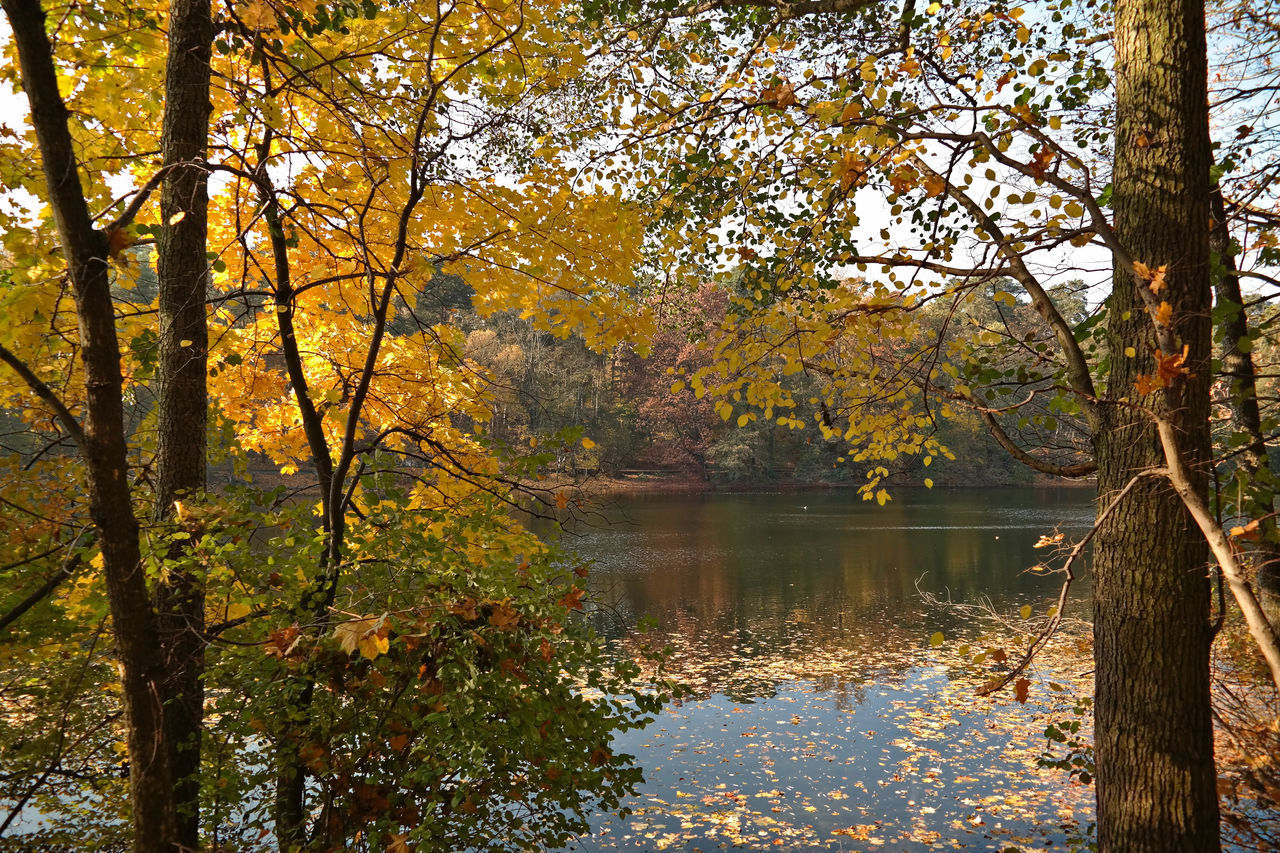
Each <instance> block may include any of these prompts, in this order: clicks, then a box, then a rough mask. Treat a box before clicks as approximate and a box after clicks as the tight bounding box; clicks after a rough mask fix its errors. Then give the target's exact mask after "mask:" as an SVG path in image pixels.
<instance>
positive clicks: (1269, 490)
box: [1209, 186, 1280, 625]
mask: <svg viewBox="0 0 1280 853" xmlns="http://www.w3.org/2000/svg"><path fill="white" fill-rule="evenodd" d="M1211 210H1212V213H1213V229H1212V230H1211V231H1210V232H1209V248H1210V251H1211V252H1212V253H1213V259H1214V261H1215V262H1216V263H1215V265H1214V272H1215V275H1214V280H1213V292H1214V299H1215V301H1216V303H1217V305H1218V309H1219V311H1220V312H1225V313H1223V315H1222V319H1221V320H1220V321H1219V325H1218V330H1219V335H1220V338H1221V341H1222V375H1223V376H1224V377H1226V378H1227V380H1228V381H1229V382H1230V385H1229V387H1228V389H1227V404H1228V405H1229V406H1230V407H1231V420H1232V423H1233V425H1234V426H1235V428H1236V429H1237V430H1239V431H1240V432H1242V433H1244V434H1245V435H1246V436H1248V444H1246V445H1245V446H1244V447H1243V448H1241V453H1240V467H1241V469H1242V470H1243V472H1244V474H1245V476H1246V478H1247V479H1248V481H1249V486H1250V487H1251V488H1249V491H1248V492H1247V493H1246V494H1245V495H1243V497H1242V499H1241V500H1239V501H1238V505H1239V510H1240V512H1242V513H1244V514H1245V515H1247V516H1248V517H1250V518H1253V519H1258V521H1259V528H1260V529H1259V537H1258V541H1257V543H1256V546H1255V547H1254V548H1253V549H1252V554H1251V556H1252V558H1253V560H1254V562H1255V564H1256V569H1257V574H1256V578H1257V581H1258V595H1259V598H1260V600H1261V602H1262V607H1263V610H1264V611H1265V612H1266V614H1267V616H1268V618H1269V620H1270V621H1271V623H1272V624H1273V625H1274V624H1276V622H1277V621H1278V620H1280V532H1277V529H1276V519H1275V518H1274V517H1273V516H1272V514H1271V513H1272V512H1273V511H1274V503H1275V488H1274V487H1273V486H1271V485H1269V484H1270V483H1273V482H1275V474H1274V472H1273V471H1272V470H1271V463H1270V460H1269V459H1268V456H1267V441H1266V437H1265V436H1264V435H1263V433H1262V414H1261V411H1260V410H1259V408H1258V382H1257V372H1256V371H1255V370H1254V365H1253V353H1252V351H1251V350H1250V349H1249V348H1247V347H1243V346H1241V342H1242V341H1246V340H1248V337H1249V317H1248V315H1246V314H1245V311H1244V297H1243V296H1242V295H1241V293H1240V276H1239V275H1237V274H1236V273H1237V270H1236V261H1235V256H1234V255H1233V254H1232V252H1231V248H1232V247H1231V234H1230V232H1229V231H1228V230H1227V229H1228V226H1227V213H1226V209H1225V205H1224V203H1223V199H1222V192H1221V191H1220V190H1219V188H1218V187H1216V186H1215V187H1214V188H1213V192H1212V195H1211ZM1233 306H1234V307H1233ZM1228 309H1231V310H1228ZM1259 479H1261V481H1262V482H1261V483H1259V482H1258V481H1259Z"/></svg>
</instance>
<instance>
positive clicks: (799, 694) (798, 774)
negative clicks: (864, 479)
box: [570, 489, 1093, 850]
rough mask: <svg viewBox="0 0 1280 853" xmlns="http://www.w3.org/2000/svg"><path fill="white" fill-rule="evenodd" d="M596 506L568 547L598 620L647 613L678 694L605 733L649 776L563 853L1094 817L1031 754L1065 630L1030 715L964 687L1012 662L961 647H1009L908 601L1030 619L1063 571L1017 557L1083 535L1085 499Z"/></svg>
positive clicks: (956, 834) (1059, 704) (987, 836)
mask: <svg viewBox="0 0 1280 853" xmlns="http://www.w3.org/2000/svg"><path fill="white" fill-rule="evenodd" d="M604 513H605V518H598V519H596V520H595V521H594V522H593V523H592V524H590V525H583V526H580V527H578V528H577V529H576V531H575V533H574V535H573V536H572V537H571V538H570V542H571V545H572V547H574V548H575V549H576V550H577V551H578V553H579V554H581V555H582V556H583V557H585V558H588V559H590V560H592V561H593V563H594V567H593V572H592V576H591V578H592V580H591V582H592V584H593V588H594V592H595V595H596V598H597V600H598V601H599V602H600V605H601V607H600V610H599V611H597V612H596V613H595V614H594V617H593V618H594V619H595V620H596V623H597V625H598V627H599V629H600V630H601V631H602V632H603V633H605V634H607V635H609V636H612V637H615V638H624V637H626V635H627V634H628V632H629V631H630V629H631V628H633V627H634V625H635V624H636V622H637V620H639V619H640V618H641V617H647V618H649V619H651V620H653V622H654V628H653V630H652V632H651V636H653V637H656V638H658V639H659V640H660V641H661V642H664V643H666V644H669V646H670V647H671V650H672V658H671V663H670V667H671V673H672V674H673V675H674V676H675V677H677V678H678V680H679V681H680V682H681V683H683V684H684V685H686V686H687V687H688V688H689V690H690V691H691V694H690V697H689V698H688V699H686V700H685V701H683V702H681V703H679V704H677V705H673V706H672V707H671V708H669V709H668V711H667V712H665V713H664V714H663V716H662V717H661V718H660V719H658V720H657V721H656V722H655V723H654V724H653V725H651V726H650V727H648V728H647V729H646V730H644V731H640V732H632V733H628V734H627V735H626V736H624V737H622V738H619V740H618V741H617V742H616V743H615V744H614V746H615V749H617V750H619V751H623V752H627V753H630V754H633V755H636V756H638V758H639V760H640V763H641V764H642V766H643V767H644V768H645V775H646V782H645V785H644V786H643V787H642V789H641V790H640V791H639V793H638V796H637V797H636V798H634V799H633V800H632V801H631V802H630V803H629V805H630V806H631V807H632V808H633V809H635V811H636V814H635V815H633V816H632V817H631V818H629V819H628V820H625V821H618V820H617V819H612V818H601V819H599V820H598V821H597V825H596V830H595V832H594V834H593V835H591V836H590V837H587V838H583V839H581V840H580V841H579V842H578V843H577V844H576V845H575V846H574V848H573V849H577V850H612V849H626V850H663V849H670V850H716V849H726V848H727V849H761V850H763V849H771V850H777V849H797V850H799V849H832V850H871V849H890V850H928V849H952V848H957V849H980V850H987V849H996V850H1004V849H1007V848H1008V847H1014V848H1016V849H1031V848H1033V847H1034V848H1039V849H1044V848H1045V846H1046V845H1053V846H1064V847H1065V845H1067V844H1068V843H1069V842H1070V840H1071V839H1072V838H1073V837H1075V836H1079V835H1080V834H1081V833H1082V831H1083V827H1084V826H1085V825H1086V824H1088V822H1089V821H1091V820H1092V816H1091V813H1090V809H1091V805H1090V802H1089V801H1090V799H1091V796H1090V795H1091V792H1089V791H1088V790H1087V789H1083V788H1080V787H1079V786H1072V785H1071V784H1070V782H1069V780H1068V779H1067V778H1066V777H1065V774H1063V773H1061V772H1060V771H1053V770H1044V769H1037V768H1036V767H1035V763H1034V759H1035V758H1036V756H1038V755H1040V754H1041V752H1042V751H1043V749H1044V747H1045V745H1046V743H1045V741H1044V738H1043V736H1042V732H1043V730H1044V728H1045V726H1046V725H1047V723H1048V722H1051V721H1054V720H1058V719H1063V718H1071V717H1072V716H1073V714H1072V710H1071V704H1072V700H1073V693H1072V691H1073V690H1075V689H1083V690H1087V672H1086V671H1087V665H1086V664H1085V663H1084V661H1085V658H1083V657H1082V656H1081V655H1082V653H1083V651H1084V649H1083V646H1081V647H1079V648H1077V647H1076V646H1075V644H1074V640H1073V639H1072V638H1070V637H1064V639H1063V640H1062V642H1061V643H1059V644H1058V645H1057V647H1056V648H1055V649H1054V651H1053V652H1051V653H1050V654H1049V655H1047V656H1046V657H1045V659H1044V660H1043V661H1041V662H1039V663H1038V665H1037V666H1036V667H1035V668H1034V669H1033V670H1032V671H1031V672H1029V673H1028V675H1029V676H1030V680H1031V681H1032V687H1031V691H1030V692H1031V698H1030V701H1028V702H1026V703H1025V704H1024V703H1019V702H1017V701H1015V699H1014V697H1013V696H1012V695H1011V691H1006V693H1005V694H1002V695H999V696H997V697H994V698H991V699H982V698H977V697H975V695H974V689H975V688H976V687H977V686H978V685H980V684H981V683H982V682H983V679H984V678H985V677H990V675H992V674H997V673H998V672H999V671H1000V670H1001V669H1002V668H1005V667H1007V665H1008V661H1007V660H1006V662H1004V663H1000V662H999V661H997V660H996V659H993V658H991V657H988V659H987V660H985V661H983V662H982V663H981V664H980V665H976V666H975V665H972V660H973V656H974V654H976V653H979V652H980V650H983V649H986V648H988V647H989V646H990V647H992V648H1001V649H1007V655H1008V658H1009V659H1012V658H1014V657H1016V655H1017V653H1018V652H1019V651H1020V648H1021V647H1020V646H1019V645H1018V643H1017V639H1016V637H1011V636H1010V635H1009V632H1008V631H1004V632H999V631H993V630H992V629H991V626H990V625H989V624H988V623H986V622H983V621H982V620H979V619H975V618H974V617H973V616H972V615H968V614H965V613H959V612H956V611H954V610H950V609H939V608H938V607H936V606H930V605H928V604H926V602H925V601H924V599H923V597H922V594H921V593H922V592H928V593H931V594H933V595H934V596H936V597H938V598H941V599H949V600H952V601H955V602H968V603H977V602H981V601H986V602H989V606H990V607H991V608H992V609H993V610H994V611H996V612H1000V613H1004V614H1007V615H1010V616H1011V617H1012V621H1013V623H1014V626H1015V627H1016V623H1017V621H1018V617H1017V615H1016V614H1018V611H1019V610H1020V608H1022V607H1023V605H1030V606H1031V607H1032V608H1033V611H1034V612H1035V613H1037V614H1038V613H1043V612H1044V610H1045V608H1046V607H1047V606H1048V605H1049V604H1050V603H1051V601H1052V599H1054V598H1055V597H1056V595H1057V590H1058V588H1059V586H1060V579H1059V578H1057V577H1054V576H1050V577H1045V576H1043V575H1038V574H1035V573H1029V572H1027V571H1026V570H1027V569H1028V568H1029V567H1031V566H1034V565H1036V564H1037V563H1039V562H1041V561H1043V560H1044V559H1045V557H1046V554H1045V553H1044V550H1043V549H1040V550H1037V549H1036V548H1034V547H1033V546H1034V544H1035V543H1036V542H1037V541H1038V540H1039V539H1040V538H1041V537H1042V536H1046V535H1053V534H1054V533H1055V532H1061V533H1063V534H1064V535H1065V537H1066V538H1067V539H1068V540H1069V539H1070V538H1071V537H1073V536H1076V537H1078V536H1079V535H1081V534H1083V532H1084V531H1085V530H1087V529H1088V526H1089V524H1090V523H1091V520H1092V517H1093V506H1092V493H1091V492H1090V491H1089V490H1035V489H1009V490H990V489H988V490H971V491H969V490H965V491H945V492H944V491H923V490H922V491H911V492H902V493H899V494H898V495H897V496H896V497H895V499H894V500H893V501H891V502H890V503H889V504H888V505H887V506H884V507H880V506H877V505H876V504H875V503H874V502H865V501H862V500H860V499H859V497H858V496H857V495H856V494H853V493H849V492H822V493H798V494H795V493H793V494H713V495H663V496H654V495H644V496H636V497H628V498H625V499H621V500H617V501H615V502H614V503H613V504H612V505H611V506H609V507H607V508H606V509H605V510H604ZM606 520H607V523H605V521H606ZM1086 583H1087V578H1086V579H1082V580H1081V581H1079V582H1078V583H1077V586H1076V587H1075V588H1073V594H1072V595H1073V597H1072V600H1073V602H1076V603H1075V604H1073V605H1072V606H1073V607H1074V608H1076V609H1077V610H1078V611H1079V612H1082V608H1083V606H1084V605H1083V603H1082V602H1084V601H1086V600H1087V597H1088V589H1087V586H1085V584H1086ZM1069 612H1070V610H1069ZM935 632H942V633H943V634H944V636H945V637H946V638H947V641H946V642H945V643H944V644H943V645H942V646H940V647H934V646H933V645H932V644H931V642H930V639H931V637H932V636H933V635H934V634H935ZM984 632H986V633H985V635H984ZM962 644H967V645H968V646H969V649H968V654H967V655H965V654H961V652H963V651H965V649H964V648H963V647H962ZM1073 649H1074V651H1075V653H1074V654H1073ZM1059 688H1066V689H1059Z"/></svg>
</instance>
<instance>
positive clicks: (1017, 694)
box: [1013, 678, 1031, 704]
mask: <svg viewBox="0 0 1280 853" xmlns="http://www.w3.org/2000/svg"><path fill="white" fill-rule="evenodd" d="M1030 690H1031V681H1030V680H1029V679H1026V678H1019V679H1018V680H1017V681H1015V682H1013V698H1014V699H1017V700H1018V701H1019V702H1022V703H1023V704H1026V701H1027V693H1028V692H1029V691H1030Z"/></svg>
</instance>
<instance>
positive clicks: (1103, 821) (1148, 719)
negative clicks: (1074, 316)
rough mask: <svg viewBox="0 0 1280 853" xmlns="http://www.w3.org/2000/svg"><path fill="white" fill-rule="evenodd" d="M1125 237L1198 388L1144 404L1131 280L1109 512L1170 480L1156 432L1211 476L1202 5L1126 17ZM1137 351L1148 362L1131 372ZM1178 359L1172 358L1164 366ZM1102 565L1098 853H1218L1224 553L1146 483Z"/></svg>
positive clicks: (1127, 280) (1146, 9)
mask: <svg viewBox="0 0 1280 853" xmlns="http://www.w3.org/2000/svg"><path fill="white" fill-rule="evenodd" d="M1115 49H1116V75H1115V79H1116V150H1115V171H1114V174H1113V178H1112V180H1113V187H1114V190H1113V207H1114V211H1115V228H1116V233H1117V236H1118V238H1119V239H1120V241H1121V242H1122V243H1123V244H1124V245H1125V246H1126V247H1127V248H1128V250H1129V251H1130V252H1131V253H1132V256H1133V257H1134V258H1135V259H1136V260H1139V261H1141V262H1142V263H1144V264H1146V265H1147V266H1149V267H1151V268H1153V269H1154V268H1156V267H1158V266H1160V265H1167V274H1166V282H1167V289H1166V290H1165V291H1163V292H1161V293H1160V294H1159V295H1160V297H1161V298H1162V299H1163V300H1165V301H1167V302H1168V303H1169V304H1170V306H1171V307H1172V309H1173V315H1172V316H1173V319H1172V320H1171V323H1172V331H1173V334H1174V337H1175V339H1176V340H1177V342H1178V345H1179V346H1183V345H1185V346H1186V347H1187V350H1186V353H1187V357H1186V361H1185V367H1186V369H1187V371H1188V373H1187V374H1185V375H1181V376H1177V377H1174V378H1173V380H1172V384H1171V386H1170V387H1169V388H1167V389H1163V390H1157V391H1155V392H1154V393H1152V394H1150V395H1148V396H1147V397H1146V398H1145V399H1143V398H1140V395H1139V393H1138V391H1137V389H1136V387H1135V381H1136V380H1137V377H1138V375H1139V374H1147V375H1155V374H1156V372H1157V371H1156V367H1155V365H1154V360H1153V359H1152V358H1151V357H1150V356H1149V355H1148V354H1150V353H1152V352H1153V351H1154V350H1155V349H1156V344H1155V335H1154V328H1153V320H1152V317H1151V315H1150V314H1149V312H1148V311H1147V309H1146V308H1145V307H1144V305H1143V302H1142V300H1141V298H1140V294H1139V292H1138V288H1140V287H1147V286H1148V285H1147V282H1146V281H1145V280H1141V279H1138V278H1137V277H1136V276H1135V275H1134V272H1133V270H1132V269H1127V268H1124V267H1123V266H1122V265H1121V264H1119V263H1118V264H1117V265H1116V269H1115V270H1114V281H1113V292H1112V295H1111V300H1110V303H1109V306H1108V318H1109V320H1108V336H1109V344H1110V351H1111V353H1112V354H1113V357H1112V362H1111V363H1112V367H1111V374H1110V377H1109V380H1108V387H1107V395H1106V396H1107V400H1108V402H1109V405H1106V406H1103V407H1100V417H1101V420H1102V422H1101V424H1100V428H1099V429H1098V430H1097V432H1096V434H1095V436H1094V448H1095V454H1096V459H1097V463H1098V492H1099V499H1100V502H1101V504H1102V505H1104V506H1105V505H1106V504H1107V503H1109V501H1110V499H1111V496H1112V495H1114V494H1116V493H1117V492H1118V491H1119V490H1121V489H1123V488H1124V487H1125V486H1126V485H1127V484H1128V483H1129V481H1130V480H1131V479H1132V478H1133V477H1134V476H1135V475H1136V474H1138V473H1139V472H1141V471H1143V470H1144V469H1148V468H1151V467H1159V466H1162V465H1163V462H1164V458H1163V454H1162V451H1161V447H1160V441H1159V437H1158V435H1157V432H1156V427H1155V424H1154V423H1153V422H1152V419H1151V418H1150V417H1149V416H1148V415H1147V414H1145V413H1144V412H1143V411H1142V410H1141V409H1140V408H1138V407H1137V406H1134V405H1131V403H1137V402H1139V401H1140V400H1141V402H1142V403H1144V404H1146V405H1150V406H1152V407H1154V408H1156V409H1157V410H1160V411H1162V412H1163V413H1164V416H1165V417H1166V418H1167V420H1168V421H1169V423H1171V424H1172V426H1173V428H1174V429H1175V430H1176V433H1177V436H1178V441H1179V445H1180V447H1181V449H1182V451H1183V455H1184V461H1185V463H1186V467H1187V470H1188V472H1189V476H1190V477H1191V480H1192V486H1193V487H1194V489H1195V490H1196V491H1197V492H1198V493H1200V494H1204V493H1206V491H1207V478H1206V465H1207V464H1208V460H1209V431H1208V411H1209V383H1208V381H1209V355H1210V343H1211V331H1210V323H1209V309H1210V278H1209V240H1208V238H1209V228H1208V223H1209V166H1210V150H1209V130H1208V108H1207V103H1206V95H1205V92H1206V54H1205V34H1204V8H1203V2H1201V0H1172V2H1170V0H1125V1H1124V2H1121V3H1119V4H1118V5H1117V12H1116V29H1115ZM1129 348H1132V351H1134V352H1135V353H1137V355H1136V356H1134V357H1125V356H1124V355H1123V354H1124V353H1125V352H1126V350H1128V349H1129ZM1166 355H1167V354H1166ZM1096 542H1097V550H1096V552H1095V559H1094V581H1093V596H1094V639H1095V656H1096V663H1097V674H1096V680H1097V687H1096V703H1097V704H1096V714H1097V718H1096V719H1097V724H1096V759H1097V769H1098V775H1097V791H1098V842H1099V848H1100V849H1101V850H1103V851H1126V853H1138V851H1151V853H1171V851H1209V850H1217V849H1219V839H1218V799H1217V791H1216V787H1215V786H1216V774H1215V771H1214V763H1213V727H1212V718H1211V712H1210V698H1209V645H1210V642H1211V640H1212V632H1211V628H1210V621H1209V601H1210V586H1209V579H1208V549H1207V545H1206V543H1205V540H1204V538H1203V537H1202V536H1201V535H1200V534H1199V532H1198V531H1197V530H1196V529H1195V526H1194V524H1193V522H1192V520H1191V519H1190V517H1189V515H1188V513H1187V511H1186V509H1185V508H1184V507H1183V504H1182V502H1181V500H1180V499H1179V497H1178V495H1177V494H1176V493H1175V492H1174V490H1173V489H1172V488H1171V487H1170V486H1169V484H1168V483H1167V482H1166V481H1164V480H1157V479H1154V478H1144V480H1143V481H1142V482H1139V483H1137V484H1136V485H1135V486H1134V488H1132V489H1131V491H1130V492H1129V494H1128V495H1127V496H1126V497H1125V499H1124V500H1123V501H1122V502H1121V503H1120V504H1119V505H1118V506H1117V507H1116V508H1115V510H1114V511H1113V512H1112V513H1111V514H1110V515H1109V516H1107V518H1105V519H1104V520H1103V522H1102V525H1101V528H1100V529H1099V531H1098V535H1097V540H1096Z"/></svg>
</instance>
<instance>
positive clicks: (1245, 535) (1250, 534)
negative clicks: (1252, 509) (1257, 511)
mask: <svg viewBox="0 0 1280 853" xmlns="http://www.w3.org/2000/svg"><path fill="white" fill-rule="evenodd" d="M1261 534H1262V528H1261V526H1260V525H1259V523H1258V519H1256V518H1255V519H1253V520H1252V521H1250V522H1249V523H1248V524H1246V525H1244V526H1243V527H1233V528H1231V535H1232V536H1238V537H1240V538H1241V539H1248V540H1249V541H1250V542H1254V541H1257V539H1258V537H1259V536H1260V535H1261Z"/></svg>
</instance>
